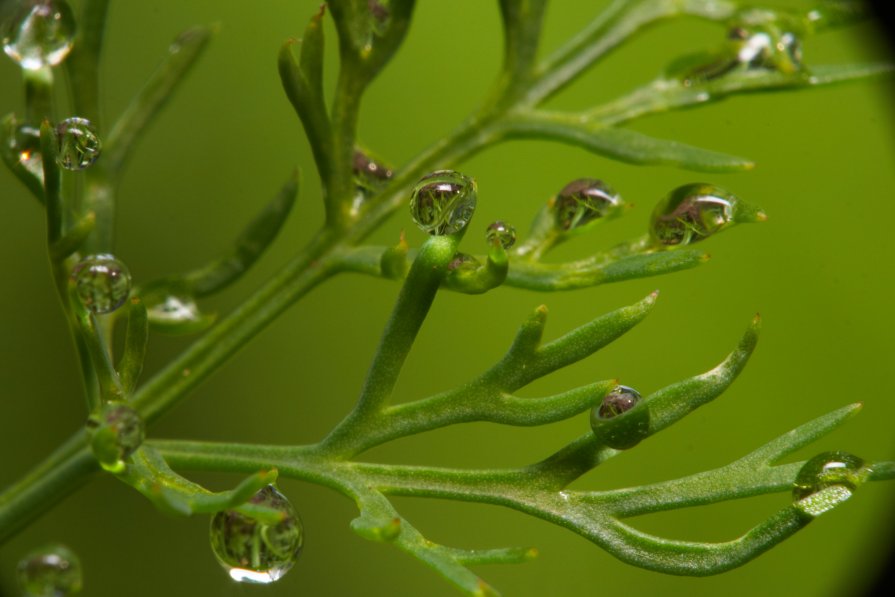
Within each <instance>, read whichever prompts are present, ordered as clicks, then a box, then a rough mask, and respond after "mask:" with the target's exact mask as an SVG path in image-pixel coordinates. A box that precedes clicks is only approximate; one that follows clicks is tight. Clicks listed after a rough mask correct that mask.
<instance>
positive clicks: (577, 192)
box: [553, 178, 622, 231]
mask: <svg viewBox="0 0 895 597" xmlns="http://www.w3.org/2000/svg"><path fill="white" fill-rule="evenodd" d="M621 203H622V201H621V197H620V196H619V195H618V193H616V192H615V191H614V190H613V189H612V187H610V186H609V185H608V184H606V183H605V182H603V181H602V180H597V179H594V178H579V179H577V180H573V181H572V182H570V183H569V184H567V185H566V186H565V187H563V189H562V190H561V191H560V192H559V193H558V194H557V195H556V197H555V198H554V200H553V214H554V217H555V221H556V226H557V228H559V229H560V230H565V231H569V230H574V229H576V228H582V227H583V226H586V225H587V224H589V223H590V222H592V221H594V220H597V219H599V218H605V217H607V216H609V215H612V214H613V212H615V211H617V209H618V208H619V207H620V206H621Z"/></svg>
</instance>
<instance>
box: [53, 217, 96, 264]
mask: <svg viewBox="0 0 895 597" xmlns="http://www.w3.org/2000/svg"><path fill="white" fill-rule="evenodd" d="M95 225H96V213H94V212H92V211H89V212H87V213H86V214H85V215H84V216H83V217H82V218H80V219H79V220H78V221H77V222H75V224H74V226H72V227H71V228H69V229H68V230H67V231H66V232H65V234H64V235H63V236H62V238H60V239H59V240H57V241H56V242H54V243H53V244H52V245H51V246H50V260H52V261H54V262H60V261H62V260H63V259H65V258H66V257H68V256H70V255H72V254H74V253H75V252H77V251H78V250H79V249H80V248H81V245H83V244H84V241H86V240H87V237H88V236H90V233H91V232H93V228H94V226H95Z"/></svg>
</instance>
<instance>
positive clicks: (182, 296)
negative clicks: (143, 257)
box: [136, 172, 298, 334]
mask: <svg viewBox="0 0 895 597" xmlns="http://www.w3.org/2000/svg"><path fill="white" fill-rule="evenodd" d="M297 192H298V172H295V173H294V174H293V176H292V178H291V179H290V180H289V181H288V182H287V183H286V184H285V185H284V186H283V188H282V189H280V192H279V193H278V194H277V196H276V197H274V199H273V201H271V202H270V203H268V204H267V205H266V206H265V207H264V209H263V210H262V211H261V213H259V214H258V215H257V216H255V219H254V220H252V222H250V223H249V225H248V226H247V227H246V228H245V230H243V232H242V234H240V236H239V237H238V238H237V239H236V242H235V243H234V246H233V249H232V250H231V251H230V252H229V253H227V254H225V255H222V256H221V257H219V258H218V259H216V260H214V261H212V262H211V263H209V264H208V265H206V266H204V267H200V268H198V269H195V270H193V271H191V272H187V273H186V274H181V275H177V276H169V277H167V278H163V279H161V280H155V281H152V282H149V283H148V284H145V285H143V286H142V287H141V288H139V289H137V291H136V293H137V294H138V295H140V296H141V297H142V299H143V301H144V302H145V303H146V308H147V310H148V313H149V322H150V324H151V325H152V327H153V329H156V330H158V331H161V332H164V333H169V334H189V333H194V332H198V331H202V330H204V329H207V328H208V327H209V326H210V325H211V324H212V323H214V320H215V315H213V314H211V315H209V314H204V313H202V312H201V311H200V309H199V307H198V305H197V304H196V299H197V298H201V297H204V296H208V295H210V294H213V293H215V292H217V291H219V290H221V289H223V288H225V287H226V286H228V285H229V284H232V283H233V282H235V281H236V280H237V279H239V277H240V276H242V275H243V274H244V273H245V272H246V271H248V270H249V268H250V267H252V265H254V263H255V262H256V261H257V260H258V259H259V258H260V257H261V255H262V254H263V253H264V251H265V250H266V249H267V247H268V246H270V244H271V243H272V242H273V240H274V239H275V238H276V236H277V233H279V231H280V229H281V228H282V226H283V224H284V223H285V221H286V218H287V217H288V215H289V212H290V211H291V209H292V206H293V205H294V204H295V196H296V193H297Z"/></svg>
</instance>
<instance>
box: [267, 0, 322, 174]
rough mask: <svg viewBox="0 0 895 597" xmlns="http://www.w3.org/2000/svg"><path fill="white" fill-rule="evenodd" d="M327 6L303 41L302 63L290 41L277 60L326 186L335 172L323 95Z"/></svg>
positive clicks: (293, 41)
mask: <svg viewBox="0 0 895 597" xmlns="http://www.w3.org/2000/svg"><path fill="white" fill-rule="evenodd" d="M325 7H326V5H325V4H324V5H321V6H320V11H319V12H318V13H317V14H315V15H314V16H313V17H311V21H310V23H308V26H307V28H306V29H305V34H304V38H303V39H302V40H301V42H300V43H301V60H300V61H296V59H295V56H294V54H293V53H292V46H293V45H295V44H297V43H299V42H298V41H296V40H289V41H287V42H286V43H285V44H283V46H282V47H281V48H280V54H279V59H278V66H279V73H280V81H281V82H282V84H283V90H284V91H285V92H286V97H287V98H289V102H290V103H291V104H292V107H293V108H294V109H295V112H296V114H298V117H299V119H300V120H301V123H302V126H304V129H305V134H306V136H307V137H308V142H309V143H310V145H311V152H312V153H313V154H314V162H315V164H316V165H317V172H318V174H319V175H320V180H321V181H323V182H324V183H325V182H326V181H327V180H328V178H329V176H330V175H331V172H332V159H333V157H332V127H331V124H330V119H329V114H328V113H327V111H326V102H325V98H324V94H323V50H324V39H323V26H322V21H323V15H324V11H325Z"/></svg>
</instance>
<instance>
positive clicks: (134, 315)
mask: <svg viewBox="0 0 895 597" xmlns="http://www.w3.org/2000/svg"><path fill="white" fill-rule="evenodd" d="M148 341H149V319H148V317H147V314H146V306H145V305H144V304H143V301H141V300H140V298H139V297H136V296H134V297H131V299H130V301H128V306H127V331H126V332H125V336H124V352H123V353H122V355H121V362H120V363H119V365H118V375H119V377H120V378H121V386H122V389H123V391H124V394H125V395H126V396H129V395H130V394H132V393H133V391H134V388H136V387H137V380H138V379H139V377H140V373H141V372H142V371H143V361H145V360H146V346H147V344H148Z"/></svg>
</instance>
